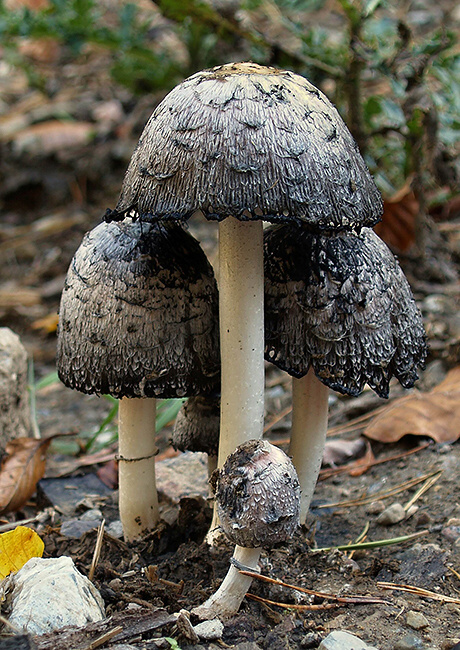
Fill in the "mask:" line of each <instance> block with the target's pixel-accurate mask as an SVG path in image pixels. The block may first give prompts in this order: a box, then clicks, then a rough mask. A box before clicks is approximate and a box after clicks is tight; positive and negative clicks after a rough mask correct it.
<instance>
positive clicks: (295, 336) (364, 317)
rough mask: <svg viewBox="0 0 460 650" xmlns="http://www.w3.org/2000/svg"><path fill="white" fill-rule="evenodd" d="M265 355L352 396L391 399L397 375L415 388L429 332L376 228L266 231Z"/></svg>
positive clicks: (280, 228) (296, 374) (293, 371)
mask: <svg viewBox="0 0 460 650" xmlns="http://www.w3.org/2000/svg"><path fill="white" fill-rule="evenodd" d="M264 253H265V258H264V260H265V261H264V266H265V358H266V359H267V361H271V362H272V363H274V364H275V365H276V366H278V367H279V368H282V369H283V370H286V371H287V372H288V373H289V374H291V375H293V376H294V377H302V376H304V375H305V374H306V373H307V372H308V369H309V367H310V365H311V366H313V369H314V371H315V373H316V375H317V377H318V379H320V381H322V382H323V383H324V384H326V385H327V386H329V387H330V388H332V389H334V390H336V391H339V392H341V393H346V394H348V395H353V396H356V395H359V393H361V391H362V390H363V388H364V386H365V384H366V383H367V384H369V386H370V387H371V388H372V389H373V390H374V391H375V392H376V393H377V394H378V395H380V397H388V392H389V382H390V379H391V377H392V375H394V376H395V377H397V379H398V380H399V381H400V382H401V384H402V385H403V386H404V387H405V388H410V387H411V386H413V385H414V382H415V381H416V380H417V378H418V375H417V371H416V368H417V366H423V363H424V360H425V357H426V342H425V331H424V328H423V322H422V317H421V314H420V312H419V310H418V309H417V306H416V304H415V301H414V298H413V296H412V292H411V289H410V287H409V283H408V282H407V280H406V278H405V276H404V274H403V272H402V270H401V268H400V266H399V264H398V262H397V260H396V258H395V257H394V256H393V254H392V253H391V251H390V250H389V248H388V247H387V246H386V244H385V243H384V242H383V241H382V240H381V239H380V238H379V237H378V236H377V235H376V234H375V233H374V231H373V230H370V229H368V228H364V229H363V230H362V231H361V233H359V234H356V233H353V232H340V233H333V234H330V235H322V234H318V233H314V232H309V231H308V230H306V229H305V228H297V227H293V226H278V227H274V228H273V227H272V228H268V229H267V230H266V231H265V234H264Z"/></svg>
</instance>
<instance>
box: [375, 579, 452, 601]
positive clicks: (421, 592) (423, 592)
mask: <svg viewBox="0 0 460 650" xmlns="http://www.w3.org/2000/svg"><path fill="white" fill-rule="evenodd" d="M377 587H380V588H381V589H394V590H396V591H407V592H408V593H410V594H413V595H414V596H420V597H422V598H431V599H432V600H439V601H441V602H443V603H455V604H457V605H460V598H452V597H451V596H444V594H437V593H436V592H435V591H428V589H423V588H422V587H415V586H413V585H398V584H395V583H394V582H377Z"/></svg>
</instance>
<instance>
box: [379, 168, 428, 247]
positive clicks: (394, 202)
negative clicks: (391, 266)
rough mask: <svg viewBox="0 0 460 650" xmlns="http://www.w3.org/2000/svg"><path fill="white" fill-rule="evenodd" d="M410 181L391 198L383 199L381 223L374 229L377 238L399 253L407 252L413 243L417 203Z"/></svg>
mask: <svg viewBox="0 0 460 650" xmlns="http://www.w3.org/2000/svg"><path fill="white" fill-rule="evenodd" d="M411 180H412V179H409V180H408V181H407V182H406V184H405V185H404V187H402V188H401V189H400V190H399V191H398V192H396V194H394V195H393V196H392V197H390V198H388V199H385V201H384V202H383V216H382V221H381V222H380V223H378V224H377V225H376V226H375V228H374V230H375V232H376V233H377V235H378V236H379V237H381V238H382V239H383V240H384V241H385V242H386V243H387V244H389V245H390V246H392V247H394V248H397V249H398V250H400V251H407V249H408V248H410V247H411V245H412V244H413V243H414V241H415V221H416V217H417V214H418V210H419V203H418V201H417V199H416V198H415V194H414V192H413V191H412V189H411Z"/></svg>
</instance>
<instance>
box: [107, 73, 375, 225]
mask: <svg viewBox="0 0 460 650" xmlns="http://www.w3.org/2000/svg"><path fill="white" fill-rule="evenodd" d="M195 210H201V211H202V212H203V213H204V215H205V216H206V217H207V218H208V219H216V220H219V221H220V220H222V219H224V218H225V217H228V216H229V215H231V216H233V217H237V218H238V219H241V220H257V219H263V220H265V221H273V222H277V221H278V222H279V221H298V222H307V223H310V224H315V225H316V226H318V227H319V228H333V229H338V228H344V227H349V226H353V225H367V226H371V225H374V224H375V223H376V222H377V221H378V220H379V218H380V215H381V213H382V201H381V197H380V194H379V192H378V190H377V188H376V186H375V184H374V182H373V180H372V178H371V176H370V174H369V171H368V169H367V167H366V164H365V163H364V161H363V159H362V157H361V155H360V153H359V151H358V148H357V145H356V143H355V141H354V140H353V138H352V136H351V134H350V132H349V131H348V129H347V127H346V126H345V124H344V122H343V120H342V119H341V117H340V115H339V113H338V112H337V110H336V108H335V107H334V106H333V105H332V104H331V102H330V101H329V100H328V99H327V97H326V96H325V95H323V93H321V92H320V91H319V90H318V89H317V88H315V86H313V85H312V84H311V83H310V82H309V81H307V80H306V79H304V78H303V77H301V76H299V75H297V74H294V73H292V72H288V71H285V70H277V69H276V68H269V67H263V66H259V65H256V64H255V63H232V64H227V65H223V66H219V67H216V68H213V69H212V70H205V71H202V72H198V73H196V74H194V75H193V76H192V77H190V78H188V79H186V80H185V81H184V82H182V83H181V84H179V85H178V86H177V87H176V88H174V89H173V90H172V91H171V92H170V93H169V94H168V95H167V96H166V97H165V99H164V100H163V101H162V102H161V103H160V104H159V105H158V107H157V108H156V110H155V111H154V112H153V114H152V116H151V118H150V120H149V122H148V123H147V125H146V127H145V129H144V131H143V133H142V135H141V138H140V140H139V143H138V145H137V148H136V150H135V152H134V154H133V156H132V158H131V163H130V165H129V167H128V170H127V172H126V176H125V179H124V183H123V187H122V191H121V195H120V199H119V201H118V205H117V207H116V208H115V210H114V211H113V212H111V211H107V215H106V219H107V220H108V221H110V220H117V219H120V218H122V217H123V215H124V214H125V213H130V211H132V213H133V214H136V215H137V216H139V218H140V219H141V220H149V216H151V215H155V216H156V217H160V218H164V219H171V218H174V219H187V218H188V217H189V216H190V215H191V214H192V213H193V212H194V211H195Z"/></svg>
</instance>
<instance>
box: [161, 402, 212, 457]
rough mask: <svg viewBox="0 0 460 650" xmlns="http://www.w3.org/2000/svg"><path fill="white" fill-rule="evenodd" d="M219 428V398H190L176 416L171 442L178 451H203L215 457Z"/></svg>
mask: <svg viewBox="0 0 460 650" xmlns="http://www.w3.org/2000/svg"><path fill="white" fill-rule="evenodd" d="M219 428H220V397H219V396H208V395H198V396H196V397H190V398H189V399H188V400H187V401H186V402H184V404H183V405H182V407H181V409H180V411H179V413H178V414H177V417H176V422H175V423H174V430H173V435H172V441H171V442H172V445H173V447H174V449H180V451H203V452H205V453H206V454H209V455H210V456H217V451H218V448H219Z"/></svg>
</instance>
